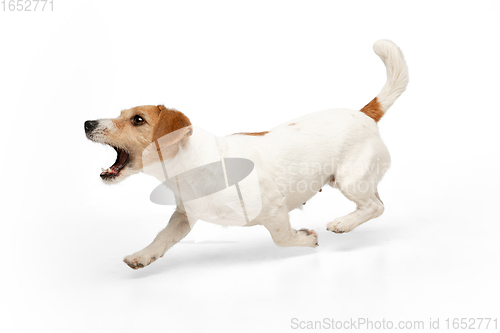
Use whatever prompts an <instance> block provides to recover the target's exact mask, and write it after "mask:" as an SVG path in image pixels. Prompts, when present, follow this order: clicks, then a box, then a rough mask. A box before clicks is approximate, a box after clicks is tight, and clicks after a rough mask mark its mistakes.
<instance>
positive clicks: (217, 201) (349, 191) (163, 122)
mask: <svg viewBox="0 0 500 333" xmlns="http://www.w3.org/2000/svg"><path fill="white" fill-rule="evenodd" d="M374 50H375V52H376V53H377V54H378V55H379V56H380V57H381V58H382V60H383V61H384V63H385V64H386V67H387V76H388V80H387V83H386V85H385V86H384V88H383V89H382V91H381V92H380V93H379V95H378V96H377V97H376V98H375V99H374V100H372V101H371V102H370V103H369V104H368V105H366V106H365V107H364V108H363V109H361V111H362V112H360V111H359V110H347V109H332V110H325V111H321V112H316V113H312V114H309V115H306V116H303V117H300V118H297V119H295V120H291V121H288V122H286V123H284V124H282V125H280V126H278V127H276V128H274V129H272V130H270V131H268V132H260V133H239V134H234V135H230V136H227V137H214V136H212V135H211V134H209V133H208V132H205V131H197V130H196V129H194V130H193V128H192V126H191V123H190V121H189V119H187V117H185V116H184V115H183V114H182V113H180V112H178V111H174V110H169V109H166V108H165V107H163V106H158V107H157V109H155V106H143V107H137V108H134V109H130V110H125V111H124V112H122V116H121V117H120V118H118V120H117V119H115V120H100V121H97V122H87V123H86V132H87V136H88V137H89V138H90V139H91V140H94V141H97V142H102V143H106V144H109V145H111V146H113V147H116V148H115V149H116V150H117V152H118V158H117V162H116V163H115V165H114V166H113V167H112V168H111V169H108V170H106V171H103V174H101V177H103V179H105V180H108V181H116V180H121V179H123V178H125V177H126V176H128V175H129V174H132V173H136V172H139V171H141V170H142V169H143V167H144V166H143V165H142V163H143V158H142V156H138V152H139V151H144V150H145V149H146V147H147V146H148V145H151V144H152V143H156V144H157V147H158V149H160V147H159V145H158V142H159V140H160V138H161V137H164V136H165V135H168V134H169V133H179V134H178V135H177V136H176V139H173V141H172V140H171V142H169V147H170V148H168V149H169V150H168V152H167V153H165V152H164V153H163V155H161V154H160V156H162V162H163V164H162V165H163V166H164V167H166V168H167V170H171V171H172V170H174V171H173V172H171V174H178V173H179V172H180V171H182V170H190V169H193V168H196V167H201V166H203V165H206V164H209V163H212V162H214V156H212V155H210V154H208V153H206V152H207V151H209V150H210V147H208V145H209V144H210V143H211V142H215V143H216V147H217V153H218V155H219V156H220V157H223V158H233V157H238V158H245V159H248V160H250V161H252V162H253V163H254V165H255V170H256V173H257V175H258V186H257V187H256V186H251V185H248V186H247V188H246V189H245V190H246V191H247V192H246V193H255V191H259V195H258V197H259V198H260V200H261V204H262V210H261V211H260V214H258V215H257V216H256V217H255V218H253V219H252V220H251V221H250V222H249V223H247V224H246V225H264V226H265V227H266V228H267V229H268V230H269V232H270V233H271V236H272V238H273V240H274V241H275V243H276V244H277V245H280V246H311V247H315V246H317V245H318V243H317V235H316V233H315V232H314V231H309V230H307V229H302V230H300V231H296V230H294V229H292V228H291V227H290V223H289V219H288V212H289V211H291V210H293V209H296V208H299V207H301V206H302V205H303V204H304V203H305V202H306V201H308V200H309V199H310V198H311V197H313V196H314V195H315V194H316V193H318V191H321V188H322V187H323V186H324V185H326V184H330V185H331V186H334V187H336V188H338V189H339V190H340V191H341V192H342V193H343V194H344V195H345V196H346V197H347V198H348V199H350V200H352V201H354V202H355V203H356V204H357V209H356V210H355V211H354V212H352V213H350V214H348V215H346V216H343V217H340V218H337V219H335V220H334V221H333V222H330V223H328V225H327V229H328V230H331V231H333V232H336V233H343V232H348V231H351V230H352V229H354V228H356V227H357V226H359V225H360V224H362V223H364V222H366V221H368V220H370V219H372V218H375V217H378V216H380V215H381V214H382V213H383V211H384V206H383V203H382V201H381V200H380V198H379V196H378V193H377V184H378V182H379V181H380V180H381V178H382V177H383V175H384V173H385V171H386V170H387V169H388V167H389V164H390V157H389V152H388V150H387V148H386V146H385V145H384V143H383V142H382V139H381V138H380V135H379V131H378V127H377V124H376V122H377V121H378V120H379V119H380V118H381V117H382V116H383V114H384V113H385V111H387V109H388V108H389V107H390V106H391V105H392V104H393V103H394V101H395V100H396V99H397V98H398V97H399V95H400V94H401V93H402V92H403V91H404V90H405V88H406V85H407V83H408V71H407V67H406V63H405V61H404V58H403V55H402V53H401V51H400V50H399V48H398V47H397V46H396V45H395V44H394V43H392V42H390V41H387V40H382V41H378V42H376V43H375V45H374ZM138 115H139V117H140V118H141V119H142V122H141V123H140V124H136V122H137V121H136V120H137V116H138ZM126 121H132V123H133V128H134V130H135V128H137V127H139V128H138V129H137V130H138V131H139V132H138V133H137V134H133V133H134V132H131V133H132V134H133V135H136V138H135V141H136V143H134V141H130V139H128V140H129V141H127V140H124V139H123V128H126V126H127V125H123V124H124V123H126ZM120 124H122V125H120ZM143 125H148V126H149V128H148V127H144V128H143V127H142V126H143ZM120 132H122V133H120ZM125 141H126V144H124V142H125ZM130 145H132V146H133V147H130ZM125 155H127V156H125ZM125 157H126V158H125ZM117 163H118V164H117ZM176 169H178V170H180V171H179V172H176V171H175V170H176ZM158 170H159V169H158ZM153 174H154V172H153ZM156 176H157V177H158V179H160V180H161V181H164V180H165V177H162V176H161V175H160V174H157V175H156ZM172 179H173V178H172ZM171 182H172V180H171ZM170 186H171V187H172V188H173V189H174V188H175V183H171V184H170ZM247 197H248V198H252V195H248V196H247ZM253 197H255V196H253ZM221 198H222V197H221V196H217V195H214V196H210V197H208V198H206V199H205V201H204V204H207V205H210V206H212V207H215V208H216V209H215V210H217V208H219V212H220V211H222V210H223V208H222V204H223V199H221ZM250 200H251V199H249V201H250ZM248 204H249V205H251V204H252V203H251V202H248ZM218 205H219V206H220V207H217V206H218ZM201 206H203V205H201ZM198 219H202V220H203V219H204V215H203V209H200V210H199V214H197V213H194V214H191V216H188V214H186V210H185V209H184V206H183V205H182V204H181V205H179V206H178V207H177V210H176V212H175V213H174V215H173V216H172V218H171V220H170V222H169V224H168V226H167V227H166V228H165V229H164V230H163V231H161V232H160V233H159V234H158V236H157V237H156V238H155V240H154V241H153V242H152V243H151V244H150V245H149V246H148V247H146V248H145V249H143V250H141V251H139V252H137V253H134V254H133V255H131V256H128V257H126V258H125V260H124V261H125V262H126V263H127V264H128V265H129V266H130V267H132V268H134V269H136V268H140V267H144V266H146V265H148V264H149V263H151V262H152V261H154V260H156V259H157V258H159V257H161V256H163V254H164V253H165V252H166V250H168V248H170V247H171V246H173V245H174V244H175V243H177V242H178V241H179V240H180V239H182V238H183V237H184V236H185V235H186V234H187V233H188V232H189V231H190V230H191V226H192V224H193V223H194V222H195V221H196V220H198Z"/></svg>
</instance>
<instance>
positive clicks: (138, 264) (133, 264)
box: [123, 251, 161, 269]
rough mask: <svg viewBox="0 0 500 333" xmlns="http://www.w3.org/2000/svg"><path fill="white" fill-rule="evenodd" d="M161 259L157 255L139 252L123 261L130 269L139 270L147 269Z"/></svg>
mask: <svg viewBox="0 0 500 333" xmlns="http://www.w3.org/2000/svg"><path fill="white" fill-rule="evenodd" d="M160 257H161V256H159V255H156V254H152V253H149V252H143V251H139V252H136V253H134V254H131V255H129V256H127V257H125V259H123V262H124V263H126V264H127V265H129V267H130V268H132V269H139V268H143V267H146V266H147V265H149V264H151V263H152V262H154V261H155V260H156V259H158V258H160Z"/></svg>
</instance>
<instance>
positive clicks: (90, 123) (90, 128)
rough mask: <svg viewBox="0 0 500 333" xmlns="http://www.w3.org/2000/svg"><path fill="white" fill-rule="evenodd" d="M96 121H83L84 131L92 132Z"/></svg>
mask: <svg viewBox="0 0 500 333" xmlns="http://www.w3.org/2000/svg"><path fill="white" fill-rule="evenodd" d="M97 124H98V122H97V121H95V120H87V121H86V122H85V133H90V132H92V131H93V130H94V129H95V128H96V127H97Z"/></svg>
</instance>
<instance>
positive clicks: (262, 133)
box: [231, 131, 269, 136]
mask: <svg viewBox="0 0 500 333" xmlns="http://www.w3.org/2000/svg"><path fill="white" fill-rule="evenodd" d="M267 133H269V131H265V132H253V133H234V134H231V135H250V136H264V135H266V134H267Z"/></svg>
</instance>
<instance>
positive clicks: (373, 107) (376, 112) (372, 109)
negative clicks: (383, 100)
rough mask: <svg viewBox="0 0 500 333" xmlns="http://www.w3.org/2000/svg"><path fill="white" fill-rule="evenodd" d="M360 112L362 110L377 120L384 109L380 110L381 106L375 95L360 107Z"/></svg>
mask: <svg viewBox="0 0 500 333" xmlns="http://www.w3.org/2000/svg"><path fill="white" fill-rule="evenodd" d="M361 112H363V113H364V114H366V115H367V116H368V117H370V118H372V119H373V120H375V121H376V122H378V121H379V120H380V118H382V116H383V115H384V111H383V110H382V106H381V105H380V102H379V101H378V99H377V97H375V98H374V99H372V100H371V101H370V103H368V104H366V105H365V106H364V107H363V108H362V109H361Z"/></svg>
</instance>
